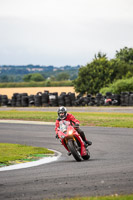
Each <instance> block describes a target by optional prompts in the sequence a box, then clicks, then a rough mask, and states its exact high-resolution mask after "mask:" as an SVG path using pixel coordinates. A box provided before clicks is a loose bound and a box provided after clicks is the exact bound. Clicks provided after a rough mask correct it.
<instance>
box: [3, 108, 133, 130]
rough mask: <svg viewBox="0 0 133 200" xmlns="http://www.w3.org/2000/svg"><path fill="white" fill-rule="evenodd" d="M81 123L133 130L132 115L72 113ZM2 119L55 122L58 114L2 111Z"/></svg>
mask: <svg viewBox="0 0 133 200" xmlns="http://www.w3.org/2000/svg"><path fill="white" fill-rule="evenodd" d="M71 113H72V114H73V115H74V116H75V117H76V118H77V119H78V120H79V121H80V125H81V126H103V127H121V128H133V114H132V113H104V112H102V113H101V112H100V113H93V112H89V113H87V112H71ZM0 119H17V120H31V121H45V122H55V120H56V119H57V112H43V111H18V110H11V111H0Z"/></svg>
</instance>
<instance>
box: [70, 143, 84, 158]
mask: <svg viewBox="0 0 133 200" xmlns="http://www.w3.org/2000/svg"><path fill="white" fill-rule="evenodd" d="M67 146H68V149H69V151H70V152H71V153H72V155H73V157H74V158H75V160H76V161H81V160H82V157H81V155H80V152H79V151H78V147H76V145H75V144H74V141H73V140H68V143H67Z"/></svg>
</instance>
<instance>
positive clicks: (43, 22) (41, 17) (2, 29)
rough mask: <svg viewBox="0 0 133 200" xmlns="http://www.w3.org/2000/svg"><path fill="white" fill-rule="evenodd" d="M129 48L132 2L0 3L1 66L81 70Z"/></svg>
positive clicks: (47, 0)
mask: <svg viewBox="0 0 133 200" xmlns="http://www.w3.org/2000/svg"><path fill="white" fill-rule="evenodd" d="M125 46H127V47H131V48H133V0H0V65H3V64H14V65H21V64H24V65H27V64H34V65H35V64H40V65H54V66H64V65H72V66H73V65H78V64H79V65H86V64H87V63H88V62H90V61H92V59H93V58H94V54H97V53H98V52H99V51H101V52H102V53H106V54H107V57H108V58H109V59H110V58H113V57H114V56H115V54H116V50H120V48H124V47H125Z"/></svg>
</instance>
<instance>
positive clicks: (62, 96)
mask: <svg viewBox="0 0 133 200" xmlns="http://www.w3.org/2000/svg"><path fill="white" fill-rule="evenodd" d="M65 96H66V92H62V93H61V94H60V96H59V97H58V105H59V106H65V105H66V104H65Z"/></svg>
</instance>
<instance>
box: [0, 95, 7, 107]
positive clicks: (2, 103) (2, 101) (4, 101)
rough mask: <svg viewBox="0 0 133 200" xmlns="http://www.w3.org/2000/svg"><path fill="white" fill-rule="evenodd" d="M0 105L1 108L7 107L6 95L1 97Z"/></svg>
mask: <svg viewBox="0 0 133 200" xmlns="http://www.w3.org/2000/svg"><path fill="white" fill-rule="evenodd" d="M1 105H2V106H7V105H8V97H7V95H2V98H1Z"/></svg>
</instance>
